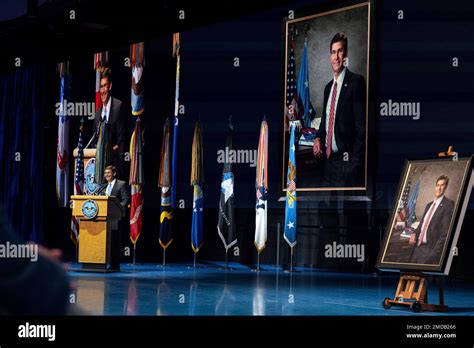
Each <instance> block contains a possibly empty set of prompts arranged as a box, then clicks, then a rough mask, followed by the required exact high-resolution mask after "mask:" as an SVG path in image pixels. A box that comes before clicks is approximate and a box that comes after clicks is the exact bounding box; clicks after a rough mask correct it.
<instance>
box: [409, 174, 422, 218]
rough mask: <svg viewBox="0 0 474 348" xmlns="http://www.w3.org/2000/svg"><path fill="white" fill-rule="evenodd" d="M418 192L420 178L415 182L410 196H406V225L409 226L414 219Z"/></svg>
mask: <svg viewBox="0 0 474 348" xmlns="http://www.w3.org/2000/svg"><path fill="white" fill-rule="evenodd" d="M419 192H420V179H418V181H417V182H416V184H415V188H414V189H413V192H412V193H411V194H410V198H408V204H407V206H408V216H407V225H408V226H411V224H412V223H414V222H415V221H416V214H415V207H416V201H417V200H418V193H419Z"/></svg>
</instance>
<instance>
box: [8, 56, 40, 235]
mask: <svg viewBox="0 0 474 348" xmlns="http://www.w3.org/2000/svg"><path fill="white" fill-rule="evenodd" d="M44 88H45V87H44V83H43V79H42V70H41V67H40V66H39V65H32V66H30V67H25V68H19V69H18V70H16V71H14V72H9V73H4V74H1V75H0V207H3V214H4V215H5V217H6V219H7V221H9V222H10V223H11V225H12V227H13V229H14V231H16V232H17V233H18V234H19V235H20V237H21V238H22V239H23V240H24V241H28V240H31V241H35V242H38V243H41V242H42V241H43V218H42V217H43V207H42V206H43V204H42V199H43V189H44V187H43V137H42V135H43V115H44V97H43V96H44V94H43V93H44Z"/></svg>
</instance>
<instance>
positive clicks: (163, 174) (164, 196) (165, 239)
mask: <svg viewBox="0 0 474 348" xmlns="http://www.w3.org/2000/svg"><path fill="white" fill-rule="evenodd" d="M170 127H171V126H170V119H169V118H166V121H165V124H164V126H163V140H162V144H161V161H160V177H159V181H158V186H159V187H161V214H160V245H161V247H162V248H163V249H166V248H168V246H169V245H170V244H171V242H172V241H173V234H172V232H173V229H172V223H173V211H172V209H171V191H170V186H171V173H170Z"/></svg>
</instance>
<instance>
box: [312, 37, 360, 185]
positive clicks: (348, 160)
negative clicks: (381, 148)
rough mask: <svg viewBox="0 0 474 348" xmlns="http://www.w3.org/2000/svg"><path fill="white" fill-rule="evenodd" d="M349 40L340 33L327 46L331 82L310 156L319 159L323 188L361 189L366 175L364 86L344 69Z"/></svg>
mask: <svg viewBox="0 0 474 348" xmlns="http://www.w3.org/2000/svg"><path fill="white" fill-rule="evenodd" d="M348 41H349V40H348V37H347V36H346V35H345V34H344V33H342V32H339V33H337V34H335V35H334V37H333V38H332V40H331V42H330V45H329V61H330V63H331V68H332V73H333V78H332V79H331V81H329V82H328V83H327V85H326V87H325V88H324V103H323V110H322V116H321V124H320V127H319V130H318V133H317V135H316V139H315V141H314V145H313V154H314V156H315V157H316V158H318V159H321V165H322V183H321V186H325V187H362V186H364V172H365V142H366V140H365V139H366V83H365V79H364V77H363V76H362V75H359V74H356V73H354V72H352V71H350V70H349V68H348V67H347V66H346V61H347V59H348V49H349V46H348Z"/></svg>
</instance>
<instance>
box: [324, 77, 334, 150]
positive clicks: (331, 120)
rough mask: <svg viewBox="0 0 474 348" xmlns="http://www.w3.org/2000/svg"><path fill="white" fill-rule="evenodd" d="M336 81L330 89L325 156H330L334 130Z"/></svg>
mask: <svg viewBox="0 0 474 348" xmlns="http://www.w3.org/2000/svg"><path fill="white" fill-rule="evenodd" d="M336 96H337V82H334V87H333V89H332V98H331V108H330V109H329V125H328V134H327V137H328V142H327V146H326V158H329V156H331V151H332V133H333V130H334V109H335V108H336Z"/></svg>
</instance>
